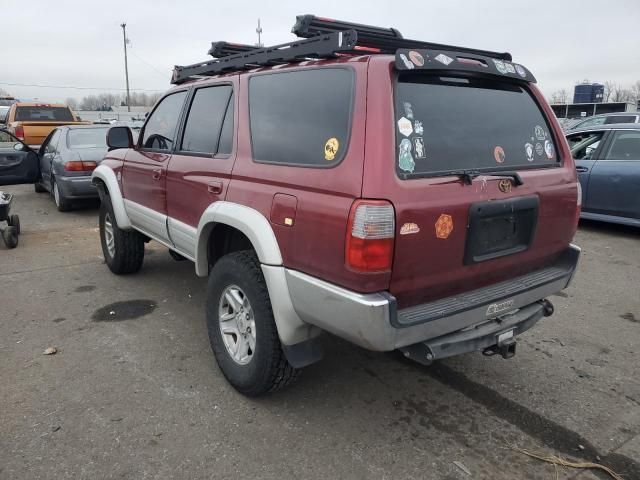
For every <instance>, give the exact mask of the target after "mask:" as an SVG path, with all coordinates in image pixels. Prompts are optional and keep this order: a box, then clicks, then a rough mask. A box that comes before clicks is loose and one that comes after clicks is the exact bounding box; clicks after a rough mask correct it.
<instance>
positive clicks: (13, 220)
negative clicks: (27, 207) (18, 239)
mask: <svg viewBox="0 0 640 480" xmlns="http://www.w3.org/2000/svg"><path fill="white" fill-rule="evenodd" d="M7 224H8V225H9V226H11V227H16V233H17V234H18V235H20V217H19V216H18V215H9V218H8V219H7Z"/></svg>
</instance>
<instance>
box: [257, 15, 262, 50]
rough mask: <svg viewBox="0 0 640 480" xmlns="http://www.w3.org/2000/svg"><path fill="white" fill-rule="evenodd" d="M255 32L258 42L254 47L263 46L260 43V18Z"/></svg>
mask: <svg viewBox="0 0 640 480" xmlns="http://www.w3.org/2000/svg"><path fill="white" fill-rule="evenodd" d="M256 33H257V34H258V43H256V47H260V48H262V47H264V45H263V44H262V39H261V35H262V27H261V26H260V19H258V28H256Z"/></svg>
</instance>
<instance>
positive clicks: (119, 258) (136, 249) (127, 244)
mask: <svg viewBox="0 0 640 480" xmlns="http://www.w3.org/2000/svg"><path fill="white" fill-rule="evenodd" d="M100 243H101V244H102V254H103V255H104V261H105V263H106V264H107V266H108V267H109V270H111V271H112V272H113V273H116V274H126V273H135V272H137V271H138V270H140V268H141V267H142V261H143V260H144V237H143V236H142V235H141V234H140V233H138V232H136V231H135V230H122V229H121V228H119V227H118V225H117V223H116V216H115V214H114V212H113V206H112V205H111V199H110V198H109V196H108V195H105V196H104V198H103V200H102V203H101V204H100Z"/></svg>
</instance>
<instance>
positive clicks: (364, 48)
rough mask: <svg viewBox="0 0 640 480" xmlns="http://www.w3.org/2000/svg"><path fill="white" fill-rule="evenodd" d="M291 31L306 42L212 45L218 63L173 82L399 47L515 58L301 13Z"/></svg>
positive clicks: (186, 71) (191, 69) (181, 71)
mask: <svg viewBox="0 0 640 480" xmlns="http://www.w3.org/2000/svg"><path fill="white" fill-rule="evenodd" d="M292 32H293V33H294V34H296V35H297V36H298V37H301V38H303V40H297V41H294V42H289V43H283V44H280V45H274V46H273V47H265V48H261V47H255V46H252V45H243V44H238V43H228V42H213V43H212V44H211V48H210V49H209V52H208V53H209V55H211V56H213V57H214V59H213V60H207V61H205V62H201V63H196V64H193V65H187V66H178V65H176V66H175V68H174V69H173V76H172V79H171V83H173V84H180V83H183V82H186V81H188V80H193V79H194V78H197V77H202V76H212V75H218V74H221V73H226V72H230V71H238V70H247V69H251V68H256V67H260V66H272V65H281V64H285V63H291V62H302V61H304V60H308V59H319V58H333V57H336V56H338V55H339V54H353V55H362V54H363V53H368V54H371V53H391V54H395V53H396V51H397V50H398V49H433V50H439V51H446V52H458V53H466V54H472V55H480V56H484V57H490V58H495V59H500V60H511V54H509V53H498V52H491V51H485V50H477V49H473V48H465V47H455V46H452V45H441V44H438V43H429V42H422V41H418V40H408V39H405V38H403V37H402V34H401V33H400V32H399V31H398V30H396V29H395V28H382V27H374V26H370V25H362V24H359V23H350V22H342V21H338V20H331V19H327V18H322V17H316V16H314V15H298V16H297V17H296V23H295V25H294V26H293V29H292Z"/></svg>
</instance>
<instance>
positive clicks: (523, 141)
mask: <svg viewBox="0 0 640 480" xmlns="http://www.w3.org/2000/svg"><path fill="white" fill-rule="evenodd" d="M395 97H396V98H395V103H396V106H395V109H396V118H395V120H396V126H395V127H396V155H397V158H396V171H397V173H398V176H399V177H400V178H410V177H415V176H430V175H438V174H446V173H447V172H451V171H459V170H479V171H500V170H518V169H524V168H532V167H533V168H540V167H548V166H554V165H557V162H558V159H557V155H556V148H555V145H554V142H553V138H552V137H551V135H550V131H549V127H548V125H547V122H546V120H545V118H544V116H543V115H542V112H541V111H540V109H539V107H538V105H537V104H536V102H535V101H534V99H533V98H532V97H531V95H530V94H529V93H528V92H526V91H525V90H524V89H523V88H522V87H520V86H518V85H515V84H510V83H499V82H496V81H489V80H481V79H463V78H444V77H443V78H440V77H434V76H430V75H416V74H415V73H412V74H401V75H400V76H399V79H398V82H397V85H396V92H395Z"/></svg>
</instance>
